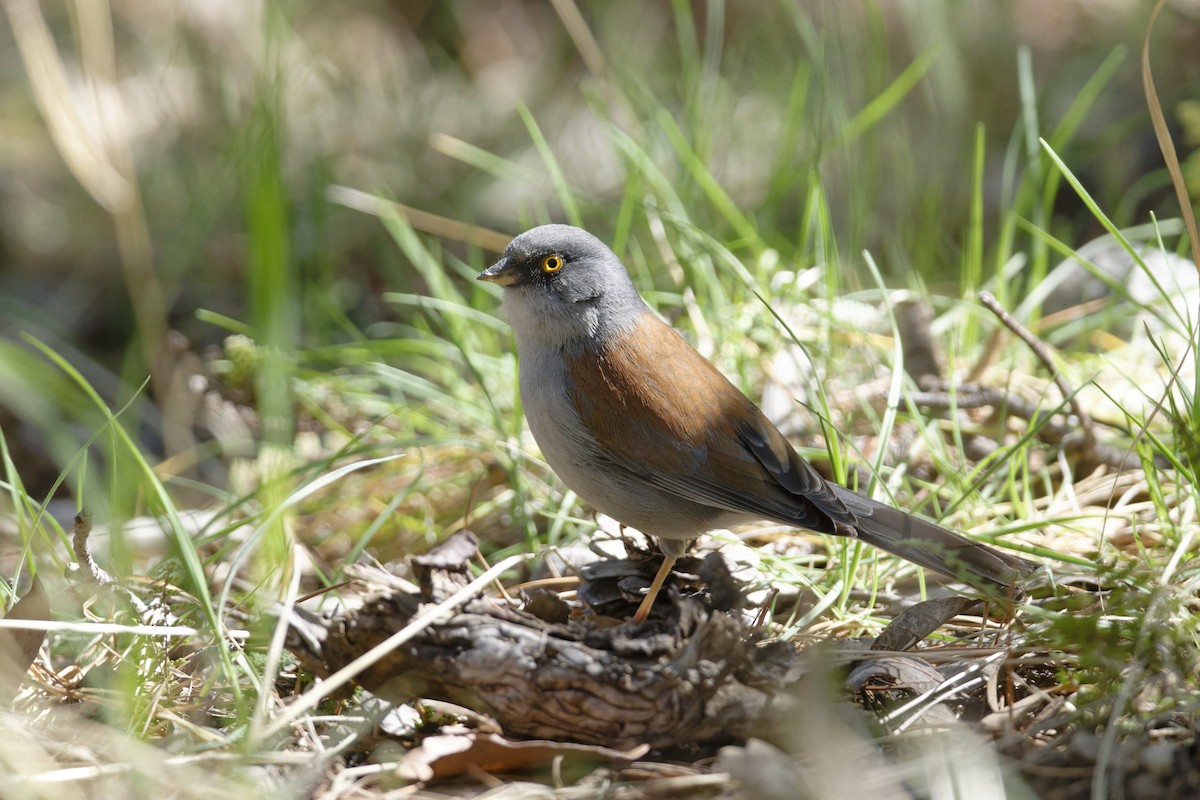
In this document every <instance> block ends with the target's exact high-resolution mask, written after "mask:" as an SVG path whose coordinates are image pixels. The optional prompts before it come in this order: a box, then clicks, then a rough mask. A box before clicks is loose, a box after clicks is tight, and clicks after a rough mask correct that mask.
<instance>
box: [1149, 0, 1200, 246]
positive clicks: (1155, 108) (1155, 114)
mask: <svg viewBox="0 0 1200 800" xmlns="http://www.w3.org/2000/svg"><path fill="white" fill-rule="evenodd" d="M1166 1H1167V0H1158V2H1157V3H1155V4H1154V10H1153V11H1151V12H1150V22H1148V23H1147V24H1146V36H1145V38H1143V39H1142V87H1143V88H1144V89H1145V91H1146V108H1147V110H1148V111H1149V112H1150V121H1151V122H1152V123H1153V124H1154V135H1155V137H1156V138H1157V139H1158V146H1159V148H1160V149H1161V150H1162V154H1163V161H1165V162H1166V164H1167V172H1169V173H1170V174H1171V184H1172V185H1173V186H1174V187H1175V197H1176V198H1178V200H1179V213H1180V214H1182V215H1183V221H1184V223H1185V224H1186V225H1187V230H1188V238H1190V239H1191V240H1192V261H1194V262H1195V264H1196V269H1197V270H1200V233H1198V232H1197V231H1196V216H1195V215H1194V214H1193V213H1192V200H1191V198H1190V197H1188V190H1187V183H1186V182H1185V181H1184V179H1183V171H1182V170H1181V169H1180V168H1179V156H1178V154H1176V152H1175V142H1174V141H1173V140H1172V139H1171V132H1170V131H1169V130H1167V120H1166V118H1165V117H1164V116H1163V112H1162V104H1161V103H1159V102H1158V90H1157V89H1155V88H1154V74H1153V73H1152V72H1151V70H1150V33H1151V32H1152V31H1153V30H1154V23H1155V22H1156V21H1157V20H1158V12H1159V11H1162V7H1163V6H1164V5H1166Z"/></svg>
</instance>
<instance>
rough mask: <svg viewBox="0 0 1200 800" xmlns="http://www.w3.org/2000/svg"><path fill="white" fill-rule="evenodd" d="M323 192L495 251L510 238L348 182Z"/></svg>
mask: <svg viewBox="0 0 1200 800" xmlns="http://www.w3.org/2000/svg"><path fill="white" fill-rule="evenodd" d="M325 196H326V197H327V198H328V199H329V201H330V202H331V203H337V204H338V205H342V206H345V207H346V208H352V209H354V210H355V211H362V212H364V213H367V214H371V215H372V216H376V217H378V216H380V215H382V213H383V211H384V209H388V210H392V211H397V212H399V213H400V214H401V215H403V216H404V218H405V219H407V220H408V221H409V224H411V225H412V226H413V227H414V228H416V229H417V230H419V231H425V232H426V233H432V234H433V235H434V236H440V237H442V238H443V239H450V240H451V241H455V242H464V243H466V244H469V245H472V246H474V247H482V248H483V249H485V250H491V251H493V252H496V253H502V252H504V248H505V247H507V246H508V243H509V242H510V241H511V240H512V236H510V235H508V234H507V233H501V232H500V231H494V230H491V229H490V228H483V227H480V226H479V225H471V224H470V223H467V222H460V221H459V220H456V219H450V218H449V217H443V216H441V215H439V214H434V213H432V212H430V211H422V210H421V209H419V208H413V207H412V206H406V205H404V204H403V203H397V202H395V201H391V200H384V199H383V198H381V197H376V196H375V195H373V194H369V193H367V192H363V191H360V190H358V189H351V188H350V187H349V186H330V187H329V188H327V189H326V190H325Z"/></svg>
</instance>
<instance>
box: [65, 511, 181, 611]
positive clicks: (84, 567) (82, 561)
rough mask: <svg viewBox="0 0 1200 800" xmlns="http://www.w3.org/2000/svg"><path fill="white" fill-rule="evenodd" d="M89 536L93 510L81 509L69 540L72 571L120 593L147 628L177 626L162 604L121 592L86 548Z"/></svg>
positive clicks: (76, 516) (116, 583) (155, 600)
mask: <svg viewBox="0 0 1200 800" xmlns="http://www.w3.org/2000/svg"><path fill="white" fill-rule="evenodd" d="M91 533H92V510H91V509H90V508H88V507H87V506H84V507H83V508H81V509H80V510H79V513H78V514H76V515H75V528H74V531H73V536H72V538H71V549H72V550H74V551H75V559H76V561H78V562H79V566H78V568H77V569H76V570H75V571H76V572H79V573H83V574H85V575H86V577H87V579H90V580H91V581H92V582H94V583H95V584H97V585H98V586H103V587H104V588H106V589H110V590H112V591H116V592H121V593H123V594H124V595H125V597H126V598H127V599H128V600H129V603H130V604H131V605H132V606H133V607H134V609H135V610H136V611H137V613H138V616H139V617H141V619H142V622H144V623H145V624H146V625H149V626H167V627H177V626H178V623H179V618H178V617H176V616H175V615H174V614H172V613H171V612H170V611H169V610H168V609H167V608H166V606H165V605H164V604H163V603H162V602H160V601H159V600H157V599H154V600H151V601H150V602H149V603H146V602H144V601H143V600H142V598H140V597H138V596H137V595H136V594H134V593H133V592H131V591H129V590H128V589H123V588H122V587H121V584H120V583H119V582H118V581H117V579H116V578H114V577H113V576H112V575H109V574H108V572H106V571H105V570H104V568H103V567H101V566H100V565H99V564H97V563H96V561H95V560H94V559H93V558H92V554H91V551H89V550H88V546H87V541H88V537H89V536H90V535H91Z"/></svg>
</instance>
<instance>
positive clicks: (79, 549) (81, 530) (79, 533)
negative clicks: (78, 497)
mask: <svg viewBox="0 0 1200 800" xmlns="http://www.w3.org/2000/svg"><path fill="white" fill-rule="evenodd" d="M91 535H92V510H91V509H90V508H88V507H87V506H84V507H83V508H81V509H80V510H79V513H78V514H76V515H75V529H74V531H73V536H72V538H71V549H72V550H74V551H75V560H76V561H78V562H79V568H80V570H84V571H86V572H87V576H88V577H89V578H91V579H92V580H93V581H95V582H96V583H98V584H100V585H101V586H112V585H113V584H115V583H116V582H117V581H116V580H115V579H114V578H113V576H112V575H109V574H108V573H107V572H105V571H104V569H103V568H102V567H100V565H99V564H97V563H96V562H95V561H94V560H93V559H92V554H91V552H90V551H89V550H88V547H87V540H88V537H89V536H91Z"/></svg>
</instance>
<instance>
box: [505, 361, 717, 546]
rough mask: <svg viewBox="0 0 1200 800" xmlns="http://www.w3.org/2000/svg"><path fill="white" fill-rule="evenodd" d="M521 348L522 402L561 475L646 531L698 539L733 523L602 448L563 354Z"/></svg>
mask: <svg viewBox="0 0 1200 800" xmlns="http://www.w3.org/2000/svg"><path fill="white" fill-rule="evenodd" d="M530 350H531V348H522V349H521V364H520V383H521V402H522V404H523V405H524V406H525V418H526V419H527V420H528V421H529V429H530V431H532V432H533V438H534V439H535V440H536V441H537V443H538V447H539V448H541V451H542V455H543V456H545V458H546V461H547V463H549V464H550V467H551V469H553V470H554V472H555V474H556V475H558V477H559V478H560V479H562V481H563V483H565V484H566V485H567V486H568V487H569V488H571V489H572V490H573V491H574V492H575V493H576V494H578V495H579V496H580V497H581V498H583V499H584V500H585V501H587V503H588V504H590V505H591V506H592V507H594V508H595V509H596V510H597V511H600V512H602V513H604V514H607V515H609V516H610V517H613V518H614V519H616V520H618V521H619V522H622V523H624V524H625V525H628V526H630V527H632V528H636V529H637V530H639V531H641V532H642V533H646V534H649V535H652V536H658V537H662V538H665V539H692V538H695V537H696V536H698V535H699V534H701V533H705V532H706V531H709V530H712V529H714V528H717V527H722V526H723V525H725V524H728V523H729V522H732V521H734V520H733V519H729V517H730V516H731V515H729V514H728V513H727V512H724V511H721V510H718V509H715V508H712V507H709V506H703V505H700V504H698V503H695V502H693V501H691V500H687V499H685V498H682V497H679V496H678V495H675V494H672V493H670V492H668V491H666V490H663V489H659V488H657V487H654V486H651V485H650V484H648V483H646V482H645V481H644V480H643V479H641V478H640V477H639V476H637V475H635V474H633V473H631V472H630V471H629V470H627V469H625V468H623V467H621V466H619V465H618V464H617V463H615V462H614V461H613V459H612V458H610V457H609V456H608V455H606V454H605V453H604V452H603V451H601V449H600V447H599V445H598V444H597V443H596V441H595V439H594V438H592V436H591V435H589V434H588V432H587V430H586V429H585V428H584V426H583V423H582V422H581V421H580V419H579V414H578V413H577V412H576V410H575V405H574V403H573V402H572V400H571V398H570V395H569V393H568V391H567V375H566V367H565V364H564V361H563V358H562V356H561V355H560V354H559V353H550V354H546V353H544V352H541V353H539V352H537V350H538V349H537V348H533V349H532V350H533V352H531V351H530Z"/></svg>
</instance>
